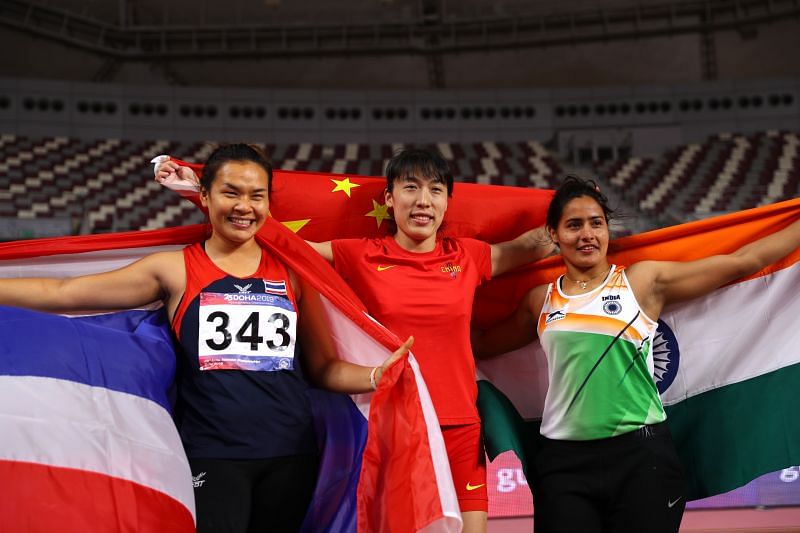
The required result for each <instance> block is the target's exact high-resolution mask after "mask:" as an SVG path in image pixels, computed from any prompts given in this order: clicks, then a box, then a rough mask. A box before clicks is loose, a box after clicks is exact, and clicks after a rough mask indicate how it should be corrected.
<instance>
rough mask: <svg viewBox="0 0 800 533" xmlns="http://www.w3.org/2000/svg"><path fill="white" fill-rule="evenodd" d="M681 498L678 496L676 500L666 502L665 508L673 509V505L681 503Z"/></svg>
mask: <svg viewBox="0 0 800 533" xmlns="http://www.w3.org/2000/svg"><path fill="white" fill-rule="evenodd" d="M681 498H683V496H678V498H677V499H676V500H670V501H668V502H667V507H669V508H670V509H672V508H673V507H675V504H676V503H678V502H679V501H681Z"/></svg>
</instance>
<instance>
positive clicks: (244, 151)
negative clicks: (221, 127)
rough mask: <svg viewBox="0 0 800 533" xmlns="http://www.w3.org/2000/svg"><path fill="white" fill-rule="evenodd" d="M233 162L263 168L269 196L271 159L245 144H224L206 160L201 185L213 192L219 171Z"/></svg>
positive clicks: (257, 149)
mask: <svg viewBox="0 0 800 533" xmlns="http://www.w3.org/2000/svg"><path fill="white" fill-rule="evenodd" d="M231 161H236V162H239V163H243V162H245V161H249V162H252V163H255V164H257V165H258V166H260V167H261V168H263V169H264V170H265V171H266V173H267V195H269V194H270V193H271V192H272V165H271V164H270V162H269V159H268V158H267V156H266V154H265V153H264V152H263V151H262V150H261V148H259V147H257V146H254V145H252V144H244V143H233V144H222V145H220V146H218V147H217V148H216V149H214V151H213V152H211V155H210V156H208V159H206V163H205V166H204V167H203V176H202V177H201V178H200V185H201V186H202V187H203V188H204V189H205V190H207V191H208V190H211V184H212V183H214V179H215V178H216V177H217V172H219V169H220V168H222V166H223V165H224V164H225V163H229V162H231Z"/></svg>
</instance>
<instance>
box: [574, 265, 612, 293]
mask: <svg viewBox="0 0 800 533" xmlns="http://www.w3.org/2000/svg"><path fill="white" fill-rule="evenodd" d="M609 272H611V267H608V270H606V271H605V272H603V273H602V274H598V275H596V276H595V277H593V278H589V279H587V280H582V279H572V278H571V277H569V276H567V274H566V273H564V277H565V278H567V281H571V282H572V283H574V284H575V285H577V286H578V287H580V288H581V290H582V291H585V290H586V287H588V286H589V283H591V282H592V281H594V280H596V279H597V278H601V277H602V278H604V277H606V276H607V275H608V273H609Z"/></svg>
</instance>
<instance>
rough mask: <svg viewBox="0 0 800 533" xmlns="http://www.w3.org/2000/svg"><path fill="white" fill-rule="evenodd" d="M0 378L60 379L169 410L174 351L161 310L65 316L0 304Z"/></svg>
mask: <svg viewBox="0 0 800 533" xmlns="http://www.w3.org/2000/svg"><path fill="white" fill-rule="evenodd" d="M0 339H2V342H0V375H10V376H38V377H50V378H56V379H65V380H70V381H75V382H78V383H83V384H85V385H90V386H95V387H105V388H107V389H111V390H115V391H120V392H126V393H129V394H135V395H136V396H140V397H143V398H147V399H149V400H152V401H154V402H156V403H158V404H159V405H161V406H162V407H164V408H165V409H166V410H167V411H171V402H170V401H169V398H168V391H170V390H172V387H173V380H174V378H175V352H174V348H173V345H172V339H171V338H170V334H169V327H168V322H167V318H166V315H165V313H164V312H163V311H161V310H159V311H124V312H119V313H111V314H105V315H98V316H90V317H76V318H66V317H62V316H58V315H51V314H47V313H38V312H35V311H27V310H24V309H17V308H13V307H3V306H0Z"/></svg>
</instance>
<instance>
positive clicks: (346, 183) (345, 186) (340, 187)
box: [331, 178, 361, 198]
mask: <svg viewBox="0 0 800 533" xmlns="http://www.w3.org/2000/svg"><path fill="white" fill-rule="evenodd" d="M331 181H332V182H334V183H335V184H336V187H334V188H333V190H332V191H331V192H336V191H343V192H344V193H345V194H346V195H347V197H348V198H349V197H350V189H354V188H355V187H361V185H359V184H358V183H353V182H352V181H350V178H345V179H343V180H335V179H332V178H331Z"/></svg>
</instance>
